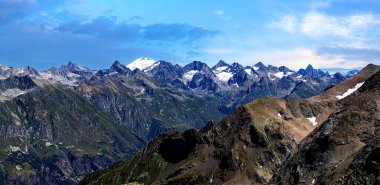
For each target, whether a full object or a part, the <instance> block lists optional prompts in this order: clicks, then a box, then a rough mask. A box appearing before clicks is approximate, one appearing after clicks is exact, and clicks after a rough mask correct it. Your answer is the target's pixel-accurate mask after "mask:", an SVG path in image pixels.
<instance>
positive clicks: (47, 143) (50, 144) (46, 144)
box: [45, 141, 53, 147]
mask: <svg viewBox="0 0 380 185" xmlns="http://www.w3.org/2000/svg"><path fill="white" fill-rule="evenodd" d="M52 145H53V144H52V143H50V142H49V141H48V142H46V143H45V146H47V147H49V146H52Z"/></svg>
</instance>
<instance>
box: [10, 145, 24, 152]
mask: <svg viewBox="0 0 380 185" xmlns="http://www.w3.org/2000/svg"><path fill="white" fill-rule="evenodd" d="M9 149H10V151H11V152H18V151H21V149H20V147H18V146H12V145H9Z"/></svg>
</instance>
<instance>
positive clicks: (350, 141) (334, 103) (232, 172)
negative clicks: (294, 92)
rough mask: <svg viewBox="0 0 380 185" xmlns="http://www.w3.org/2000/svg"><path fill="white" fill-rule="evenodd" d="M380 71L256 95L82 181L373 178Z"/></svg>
mask: <svg viewBox="0 0 380 185" xmlns="http://www.w3.org/2000/svg"><path fill="white" fill-rule="evenodd" d="M378 70H379V67H378V66H374V65H369V66H367V67H366V68H364V69H363V70H362V71H361V72H360V73H359V74H357V75H355V76H353V77H352V78H350V79H349V80H348V81H346V82H344V83H342V84H339V85H337V86H335V87H331V88H330V89H329V90H327V91H325V92H324V93H322V94H321V95H319V96H316V97H313V98H309V99H304V100H292V99H289V100H284V99H274V98H264V99H258V100H255V101H253V102H252V103H249V104H246V105H244V106H242V107H240V108H238V109H237V110H236V111H235V112H234V113H232V114H231V115H230V116H228V117H226V118H224V119H223V120H222V121H221V122H220V123H219V124H214V123H212V122H210V123H209V124H207V125H206V126H205V127H204V128H202V129H201V130H199V131H196V130H189V131H186V132H184V133H182V134H181V133H178V132H176V131H170V132H168V133H165V134H162V135H160V136H159V137H158V138H157V139H155V140H154V141H153V142H151V143H150V144H149V145H148V146H147V147H145V148H144V149H143V150H142V151H140V152H139V153H138V154H137V155H136V156H135V157H134V158H133V159H132V160H130V161H128V162H120V163H118V164H116V165H114V166H111V167H110V168H108V169H106V170H102V171H97V172H95V173H92V174H91V175H89V176H87V177H86V178H85V179H84V180H83V181H81V184H123V183H145V184H263V183H269V182H271V183H273V184H277V183H283V184H294V183H307V184H310V183H313V182H314V183H315V182H318V183H322V184H323V183H325V184H331V183H333V184H334V183H338V182H341V183H343V184H346V183H349V182H360V183H369V182H373V181H374V180H375V179H376V178H377V177H378V175H379V174H378V172H377V171H376V170H377V156H376V154H377V153H376V151H377V150H376V146H377V144H376V142H375V141H376V137H377V134H378V132H377V126H376V123H377V122H378V109H379V107H378V104H379V102H377V101H373V100H377V99H379V98H378V96H379V76H380V73H376V72H377V71H378ZM312 75H314V73H313V74H312ZM317 75H318V74H317ZM368 78H369V79H368ZM361 80H363V81H366V82H365V83H364V85H363V86H362V87H360V88H359V90H358V91H357V92H354V91H352V92H354V94H353V95H347V97H343V98H341V100H337V99H339V98H338V97H340V95H338V94H339V93H342V94H345V92H351V91H350V89H351V88H354V87H355V86H356V83H357V82H358V81H360V82H363V81H361ZM345 87H346V88H345ZM344 88H345V92H342V90H343V89H344ZM323 97H335V99H326V100H325V99H324V98H323ZM370 99H371V100H372V101H370ZM365 102H366V103H365ZM347 123H348V124H349V125H347ZM367 143H368V145H369V146H368V147H369V148H370V149H368V147H364V146H367V145H366V144H367ZM372 151H373V152H372ZM375 156H376V157H375ZM351 161H352V162H351ZM360 165H361V167H360ZM356 167H358V168H356ZM367 167H369V172H368V170H367V171H365V170H364V169H366V168H367ZM363 170H364V171H363ZM354 173H355V174H356V176H352V175H350V176H347V174H354ZM368 175H369V176H368ZM273 176H274V177H273ZM330 177H331V178H330ZM342 178H344V179H345V180H342ZM331 179H333V180H331ZM350 179H351V180H350ZM271 180H272V181H271Z"/></svg>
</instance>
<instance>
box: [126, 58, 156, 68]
mask: <svg viewBox="0 0 380 185" xmlns="http://www.w3.org/2000/svg"><path fill="white" fill-rule="evenodd" d="M158 64H159V62H156V61H155V60H153V59H151V58H145V57H143V58H138V59H136V60H135V61H133V62H131V63H130V64H128V65H127V67H128V68H129V69H130V70H132V71H133V70H135V69H140V70H142V71H144V70H152V69H153V68H154V67H156V66H157V65H158Z"/></svg>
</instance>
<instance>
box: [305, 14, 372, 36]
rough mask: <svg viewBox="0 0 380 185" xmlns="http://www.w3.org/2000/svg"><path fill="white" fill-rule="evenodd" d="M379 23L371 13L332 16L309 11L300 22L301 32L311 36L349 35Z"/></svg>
mask: <svg viewBox="0 0 380 185" xmlns="http://www.w3.org/2000/svg"><path fill="white" fill-rule="evenodd" d="M379 23H380V21H377V20H376V19H375V16H374V15H371V14H359V15H352V16H346V17H334V16H328V15H324V14H321V13H318V12H311V13H308V14H307V15H306V16H305V17H304V18H303V20H302V22H301V23H300V24H301V31H302V33H304V34H306V35H308V36H311V37H319V36H327V35H335V36H341V37H349V36H352V35H355V34H357V33H360V32H361V31H365V30H366V29H367V28H368V27H370V26H375V25H378V24H379Z"/></svg>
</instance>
